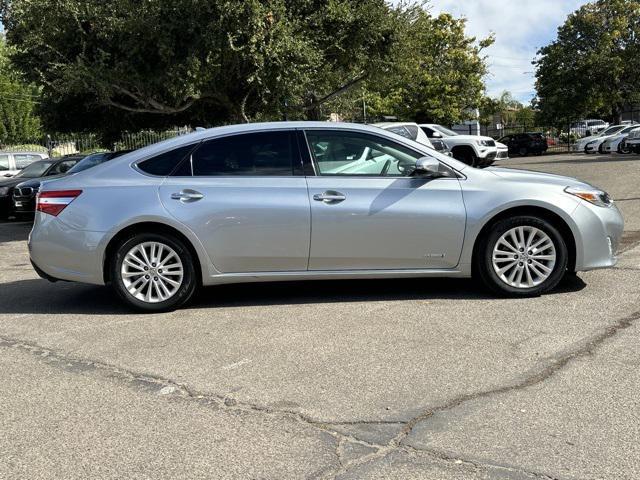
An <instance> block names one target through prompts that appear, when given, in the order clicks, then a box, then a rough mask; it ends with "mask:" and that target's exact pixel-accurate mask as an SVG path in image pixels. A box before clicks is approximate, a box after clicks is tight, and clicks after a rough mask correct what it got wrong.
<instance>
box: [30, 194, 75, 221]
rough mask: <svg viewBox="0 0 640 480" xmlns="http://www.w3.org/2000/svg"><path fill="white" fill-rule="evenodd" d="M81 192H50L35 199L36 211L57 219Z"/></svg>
mask: <svg viewBox="0 0 640 480" xmlns="http://www.w3.org/2000/svg"><path fill="white" fill-rule="evenodd" d="M81 193H82V190H52V191H50V192H40V193H38V196H37V197H36V210H37V211H39V212H43V213H47V214H49V215H53V216H54V217H57V216H58V215H60V212H62V211H63V210H64V209H65V208H67V205H69V204H70V203H71V202H73V201H74V200H75V199H76V198H78V197H79V196H80V194H81Z"/></svg>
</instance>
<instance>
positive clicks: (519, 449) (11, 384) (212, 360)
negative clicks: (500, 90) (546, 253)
mask: <svg viewBox="0 0 640 480" xmlns="http://www.w3.org/2000/svg"><path fill="white" fill-rule="evenodd" d="M504 163H505V165H506V166H513V167H517V168H527V169H532V170H539V171H545V172H551V173H559V174H564V175H570V176H575V177H578V178H581V179H584V180H587V181H589V182H591V183H593V184H595V185H598V186H601V187H603V188H605V189H606V190H608V191H609V192H610V193H611V194H612V195H613V197H614V198H615V199H616V201H617V204H618V206H619V207H620V209H621V210H622V212H623V214H624V216H625V222H626V231H625V236H624V241H623V245H622V246H621V250H622V252H623V253H622V254H621V256H620V262H619V265H618V266H617V268H615V269H611V270H601V271H594V272H587V273H581V274H579V276H578V277H577V278H568V279H566V280H565V281H564V282H563V283H562V284H561V285H560V288H559V289H558V290H557V291H556V292H553V293H552V294H548V295H545V296H543V297H540V298H533V299H524V300H508V299H496V298H493V297H492V296H490V295H488V294H487V293H486V292H484V291H483V290H482V289H481V288H479V287H478V286H477V285H476V284H475V283H474V282H473V281H471V280H440V279H438V280H401V281H397V280H396V281H362V282H347V281H339V282H321V283H318V282H315V283H313V282H308V283H305V282H296V283H280V284H264V285H257V284H250V285H235V286H231V285H228V286H222V287H213V288H207V289H205V290H204V291H203V292H202V293H201V294H200V296H199V297H198V298H197V300H196V301H195V302H194V303H193V304H192V305H191V306H189V307H188V308H186V309H183V310H180V311H177V312H172V313H167V314H154V315H137V314H131V313H130V312H129V311H127V310H126V309H124V308H122V307H121V305H120V304H119V302H118V301H117V300H116V299H115V298H114V296H113V295H112V294H111V293H110V291H109V290H107V289H104V288H98V287H92V286H84V285H75V284H68V283H56V284H50V283H48V282H46V281H45V280H41V279H38V278H37V276H36V275H35V273H34V272H33V271H32V269H31V267H30V266H29V262H28V255H27V250H26V237H27V235H28V230H29V225H28V224H26V223H20V222H8V223H1V224H0V479H5V478H6V479H62V478H64V479H86V478H99V479H103V478H104V479H122V478H129V479H165V478H166V479H197V478H203V479H205V478H206V479H211V478H216V479H256V480H257V479H278V480H279V479H318V480H323V479H344V480H346V479H396V478H402V479H445V480H446V479H473V480H475V479H616V480H617V479H637V478H639V477H640V395H639V392H640V368H639V367H640V348H638V343H639V340H640V281H639V280H640V187H638V179H639V178H640V157H638V156H585V155H571V156H570V155H565V156H548V157H530V158H522V159H519V158H516V159H511V160H508V161H507V162H504Z"/></svg>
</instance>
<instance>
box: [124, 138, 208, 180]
mask: <svg viewBox="0 0 640 480" xmlns="http://www.w3.org/2000/svg"><path fill="white" fill-rule="evenodd" d="M195 147H196V145H185V146H182V147H178V148H175V149H173V150H169V151H168V152H164V153H161V154H160V155H156V156H155V157H151V158H148V159H147V160H143V161H141V162H138V163H137V165H136V166H137V167H138V169H139V170H141V171H143V172H144V173H148V174H149V175H155V176H158V177H166V176H169V175H171V173H172V172H173V171H174V170H176V169H177V168H178V166H179V165H180V164H181V163H182V161H183V160H184V159H185V158H187V156H188V155H189V154H191V152H192V151H193V150H194V149H195Z"/></svg>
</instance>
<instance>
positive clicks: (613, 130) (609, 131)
mask: <svg viewBox="0 0 640 480" xmlns="http://www.w3.org/2000/svg"><path fill="white" fill-rule="evenodd" d="M623 128H624V125H616V126H615V127H609V128H607V129H606V130H605V131H604V132H602V133H601V134H600V136H601V137H604V136H605V135H613V134H614V133H618V132H619V131H620V130H622V129H623Z"/></svg>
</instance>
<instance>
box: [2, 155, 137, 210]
mask: <svg viewBox="0 0 640 480" xmlns="http://www.w3.org/2000/svg"><path fill="white" fill-rule="evenodd" d="M130 151H131V150H123V151H119V152H104V153H93V154H91V155H88V156H86V157H84V158H82V160H80V161H79V162H78V163H76V164H75V165H74V166H73V167H71V168H70V169H69V170H67V171H66V172H63V173H60V174H58V175H55V176H47V177H39V178H31V179H29V180H26V181H24V182H22V183H19V184H18V185H16V187H15V188H14V189H13V211H14V213H16V214H20V215H28V214H33V213H34V212H35V210H36V195H37V194H38V191H39V189H40V184H41V183H42V181H43V180H53V179H55V178H60V177H64V176H66V175H73V174H74V173H78V172H83V171H84V170H88V169H89V168H92V167H95V166H97V165H100V164H101V163H104V162H108V161H109V160H112V159H114V158H117V157H119V156H121V155H124V154H125V153H129V152H130Z"/></svg>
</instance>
